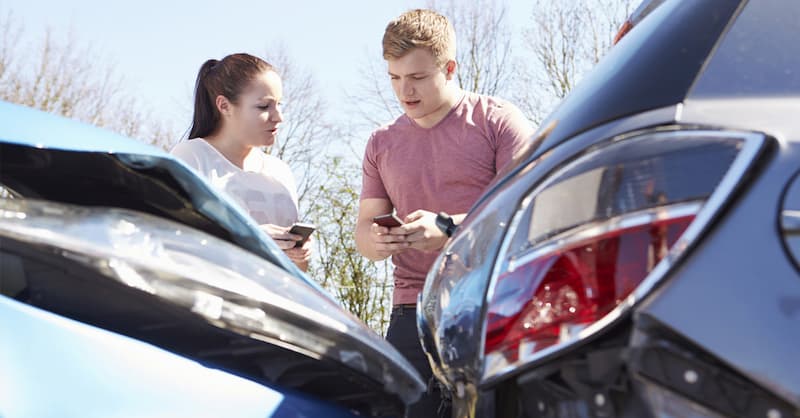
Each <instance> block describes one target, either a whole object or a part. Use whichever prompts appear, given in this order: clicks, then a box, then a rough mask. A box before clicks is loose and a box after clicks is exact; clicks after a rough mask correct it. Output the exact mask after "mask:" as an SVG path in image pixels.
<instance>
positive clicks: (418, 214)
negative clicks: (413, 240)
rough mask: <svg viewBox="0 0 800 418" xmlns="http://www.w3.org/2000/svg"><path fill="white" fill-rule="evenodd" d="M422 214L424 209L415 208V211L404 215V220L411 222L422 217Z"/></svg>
mask: <svg viewBox="0 0 800 418" xmlns="http://www.w3.org/2000/svg"><path fill="white" fill-rule="evenodd" d="M424 214H425V211H424V210H421V209H417V210H415V211H413V212H411V213H409V214H408V215H406V218H405V222H406V223H411V222H414V221H416V220H417V219H420V218H422V216H423V215H424Z"/></svg>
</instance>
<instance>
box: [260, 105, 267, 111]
mask: <svg viewBox="0 0 800 418" xmlns="http://www.w3.org/2000/svg"><path fill="white" fill-rule="evenodd" d="M258 108H259V109H261V110H267V109H269V105H261V106H258Z"/></svg>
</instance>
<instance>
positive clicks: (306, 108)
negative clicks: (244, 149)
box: [265, 45, 342, 202]
mask: <svg viewBox="0 0 800 418" xmlns="http://www.w3.org/2000/svg"><path fill="white" fill-rule="evenodd" d="M268 49H269V51H268V53H267V54H266V55H265V57H266V58H267V61H269V62H270V63H271V64H272V65H273V66H275V68H276V70H277V71H278V73H280V75H281V78H282V79H283V86H284V93H283V96H284V100H283V115H284V118H283V119H284V122H283V123H282V124H281V129H279V130H278V140H277V141H276V143H275V145H273V146H272V149H271V150H270V153H271V154H273V155H275V156H277V157H278V158H280V159H282V160H284V161H286V162H287V163H288V164H289V165H290V166H291V167H292V171H293V172H294V173H295V174H296V175H297V176H298V195H299V197H300V201H301V202H305V201H307V200H309V199H312V198H313V194H314V191H315V190H316V188H317V187H318V186H319V184H320V183H321V182H322V181H324V177H323V171H322V170H320V168H321V167H323V166H324V165H325V159H326V158H325V155H326V153H327V151H328V149H329V145H330V144H331V143H333V142H334V141H337V140H339V139H340V138H341V137H342V133H341V131H342V129H341V128H340V126H339V125H337V124H334V123H331V122H330V121H329V120H328V118H329V117H330V113H329V112H328V106H327V104H326V103H325V101H324V100H323V98H322V94H321V92H320V90H319V86H318V84H317V81H316V79H315V78H314V77H313V76H312V75H311V73H310V72H309V71H308V70H306V69H304V68H301V67H300V66H298V65H297V64H296V62H295V61H294V60H293V59H292V58H291V57H290V56H289V54H288V53H287V52H286V49H285V48H284V47H283V46H280V45H276V46H272V47H270V48H268Z"/></svg>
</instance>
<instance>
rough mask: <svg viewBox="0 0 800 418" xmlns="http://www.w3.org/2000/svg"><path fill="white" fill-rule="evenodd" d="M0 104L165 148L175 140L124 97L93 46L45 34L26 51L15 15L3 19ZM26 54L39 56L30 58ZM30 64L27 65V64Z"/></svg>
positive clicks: (117, 78) (130, 98)
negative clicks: (86, 124) (105, 129)
mask: <svg viewBox="0 0 800 418" xmlns="http://www.w3.org/2000/svg"><path fill="white" fill-rule="evenodd" d="M0 34H1V35H2V39H0V99H2V100H6V101H10V102H13V103H18V104H22V105H26V106H29V107H33V108H37V109H41V110H44V111H46V112H50V113H55V114H59V115H62V116H66V117H68V118H73V119H78V120H80V121H83V122H87V123H91V124H94V125H97V126H101V127H105V128H108V129H111V130H113V131H116V132H119V133H121V134H123V135H127V136H132V137H138V138H140V139H142V140H143V141H145V142H148V143H151V144H156V145H161V146H165V145H166V144H168V143H169V142H170V140H171V139H172V138H175V137H176V135H175V134H174V133H173V132H171V131H170V130H169V129H168V128H167V127H166V124H164V123H163V122H158V121H157V120H156V119H155V118H154V117H153V115H152V114H150V113H149V112H145V111H143V110H141V109H142V106H140V105H139V103H138V100H137V99H135V98H134V97H133V96H130V95H126V94H125V93H124V92H123V89H122V85H123V79H122V77H121V76H119V75H118V74H117V73H116V71H115V68H114V66H113V65H110V64H103V63H104V62H107V61H106V60H104V59H102V57H98V56H97V55H96V54H95V53H94V51H93V49H92V47H91V45H89V44H81V43H80V42H79V41H78V40H77V39H76V38H75V36H73V35H72V34H71V33H69V34H67V35H66V36H59V35H55V34H54V33H53V31H52V30H50V29H48V30H46V31H45V34H44V35H45V36H44V39H43V40H42V41H41V43H40V44H36V45H33V46H28V45H23V44H22V43H20V39H21V37H22V35H23V29H22V26H21V25H20V24H17V23H16V22H15V21H14V19H13V15H12V13H11V12H8V13H6V14H5V15H2V16H0ZM28 51H35V54H34V55H30V54H28V53H27V52H28ZM26 58H28V59H30V60H29V61H26V60H25V59H26Z"/></svg>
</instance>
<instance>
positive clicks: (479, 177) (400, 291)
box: [355, 10, 534, 417]
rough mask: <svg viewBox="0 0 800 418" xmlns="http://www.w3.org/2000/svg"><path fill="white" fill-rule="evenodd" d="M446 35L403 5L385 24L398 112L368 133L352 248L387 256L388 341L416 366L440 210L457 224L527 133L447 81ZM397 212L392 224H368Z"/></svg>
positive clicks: (431, 403)
mask: <svg viewBox="0 0 800 418" xmlns="http://www.w3.org/2000/svg"><path fill="white" fill-rule="evenodd" d="M455 56H456V43H455V31H454V30H453V27H452V26H451V25H450V23H449V22H448V20H447V18H445V17H444V16H442V15H440V14H438V13H436V12H433V11H430V10H412V11H409V12H406V13H404V14H402V15H400V17H398V18H397V19H395V20H393V21H391V22H390V23H389V25H388V26H387V27H386V32H385V33H384V36H383V57H384V58H385V59H386V61H387V63H388V70H389V76H390V77H391V81H392V87H393V89H394V92H395V95H396V96H397V99H398V100H399V101H400V104H401V106H402V108H403V110H404V114H403V115H402V116H400V117H399V118H397V119H396V120H395V121H394V122H392V123H390V124H388V125H386V126H383V127H381V128H379V129H377V130H376V131H375V132H373V134H372V136H371V137H370V139H369V142H368V144H367V149H366V153H365V155H364V163H363V187H362V191H361V202H360V205H359V213H358V223H357V224H356V234H355V235H356V245H357V247H358V250H359V252H360V253H361V254H362V255H364V256H365V257H367V258H369V259H371V260H382V259H385V258H387V257H389V256H391V257H392V263H393V264H394V266H395V269H394V285H395V287H394V294H393V298H392V299H393V301H392V303H393V306H394V308H393V309H392V316H391V321H390V325H389V330H388V333H387V336H386V338H387V340H388V341H389V342H390V343H392V344H393V345H394V346H395V347H396V348H397V349H398V350H399V351H400V352H401V353H403V354H404V355H405V356H406V357H407V358H408V360H409V361H410V362H411V363H412V364H413V365H414V366H415V367H416V368H417V369H418V370H419V371H420V373H421V374H422V376H423V378H426V379H430V378H431V375H432V373H431V369H430V365H429V364H428V361H427V358H426V357H425V355H424V353H423V351H422V348H421V346H420V344H419V339H418V337H417V331H416V315H415V308H416V301H417V296H418V294H419V293H420V292H421V290H422V287H423V284H424V282H425V276H426V274H427V272H428V269H429V268H430V267H431V265H432V264H433V262H434V260H435V259H436V256H437V255H438V252H439V251H440V250H441V249H442V247H443V246H444V244H445V242H446V241H447V239H448V237H447V236H446V235H445V234H444V233H443V232H442V231H441V230H439V228H437V227H436V223H435V220H436V214H437V213H438V212H440V211H444V212H447V213H449V214H451V215H452V217H453V219H454V221H455V222H456V223H460V222H461V220H463V218H464V216H465V215H466V212H467V210H468V209H469V208H470V206H471V205H472V204H473V203H474V202H475V201H476V200H477V198H478V197H479V196H480V194H481V193H482V192H483V190H484V188H485V187H486V186H487V185H488V184H489V182H490V181H491V180H492V178H494V176H495V174H496V173H497V172H498V170H500V169H501V168H502V167H503V165H505V164H506V163H507V162H509V161H510V160H511V157H512V155H513V154H514V153H515V152H516V151H517V150H518V149H519V148H521V147H522V145H523V143H524V142H525V141H526V140H528V139H529V137H530V136H531V135H532V134H533V131H534V130H533V128H532V127H531V126H530V124H529V123H528V121H527V120H526V119H525V117H524V116H523V115H522V113H521V112H520V111H519V110H518V109H517V108H516V107H515V106H513V105H511V104H509V103H507V102H504V101H502V100H499V99H495V98H492V97H488V96H481V95H478V94H474V93H468V92H465V91H463V90H461V89H460V88H459V86H458V85H457V82H456V80H455V79H454V77H455V74H456V62H455ZM392 211H396V212H397V214H398V215H399V216H400V218H402V219H403V221H404V222H405V224H404V225H402V226H399V227H392V228H387V227H382V226H379V225H377V224H375V223H373V221H372V218H373V217H374V216H377V215H382V214H387V213H391V212H392ZM440 398H441V395H439V394H438V393H434V394H432V395H430V394H429V395H423V399H422V400H421V401H420V402H418V403H417V404H415V405H413V406H412V408H411V409H410V410H409V412H408V413H407V416H410V417H412V416H413V417H435V416H436V411H437V409H438V407H439V403H440V400H441V399H440Z"/></svg>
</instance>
